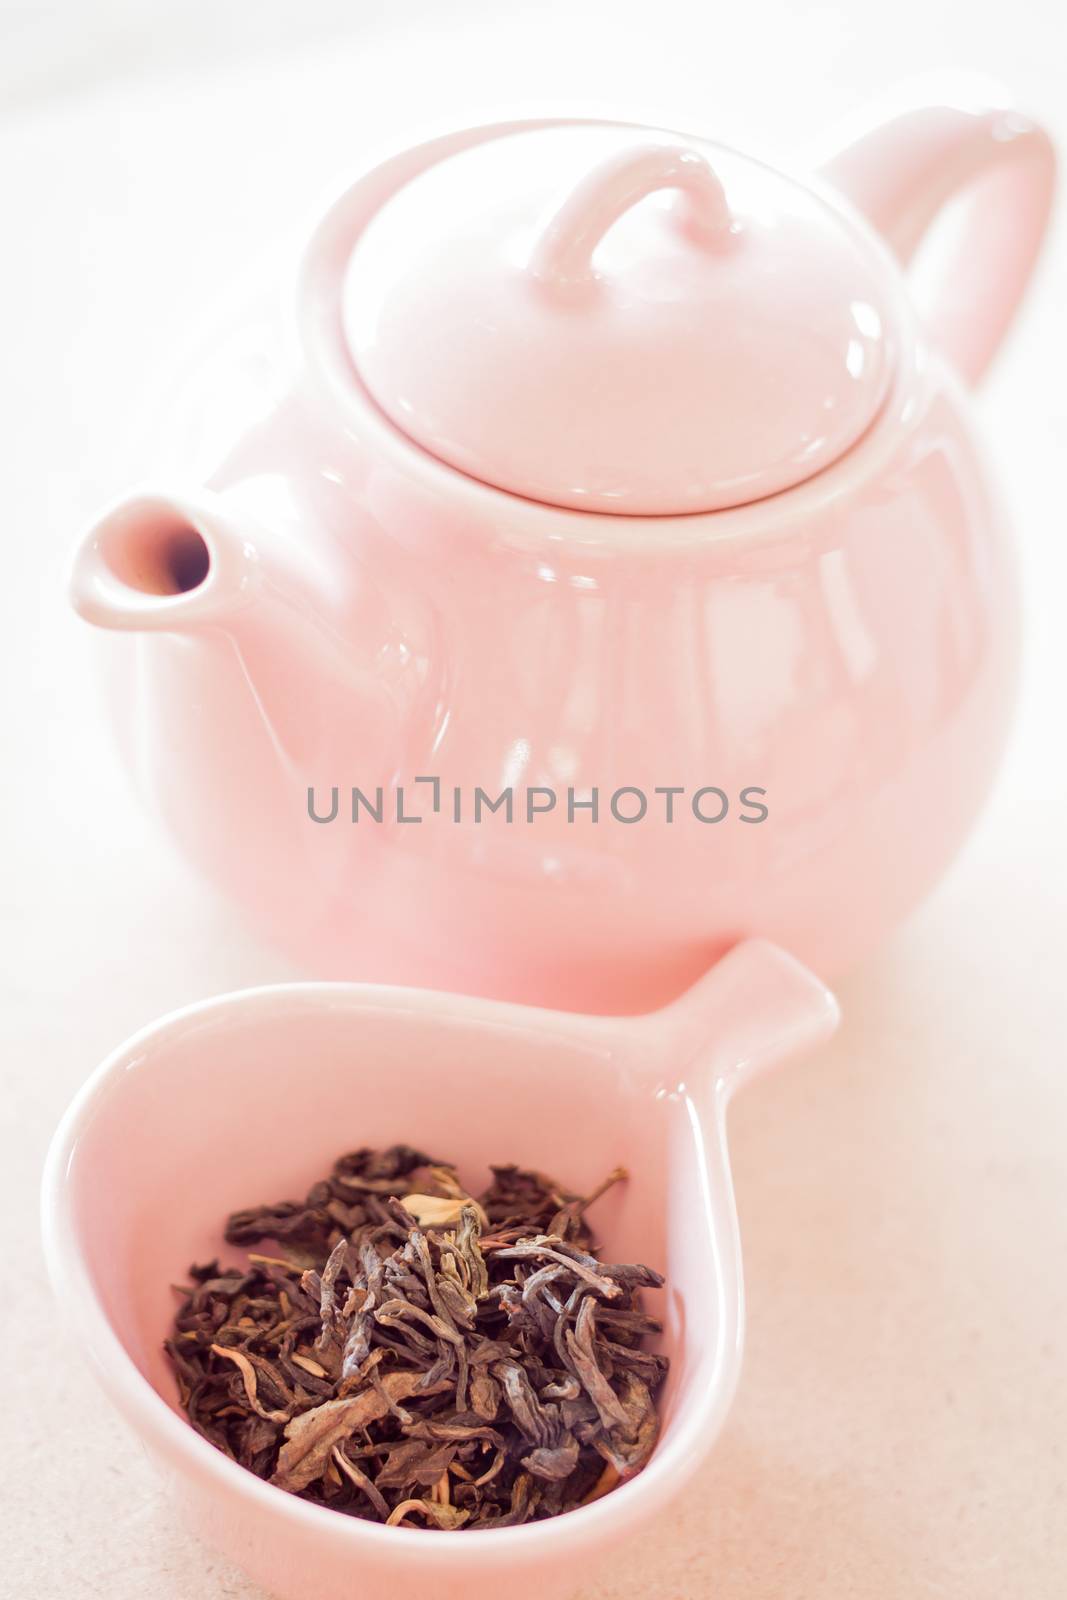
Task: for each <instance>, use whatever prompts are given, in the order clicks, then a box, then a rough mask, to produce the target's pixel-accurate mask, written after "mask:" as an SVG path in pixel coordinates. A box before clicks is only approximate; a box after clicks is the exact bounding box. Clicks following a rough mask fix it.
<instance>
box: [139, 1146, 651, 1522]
mask: <svg viewBox="0 0 1067 1600" xmlns="http://www.w3.org/2000/svg"><path fill="white" fill-rule="evenodd" d="M491 1170H492V1172H493V1181H492V1183H491V1184H490V1186H489V1188H488V1189H487V1190H486V1192H485V1193H484V1194H483V1195H482V1196H481V1197H480V1199H478V1200H474V1199H472V1198H471V1197H470V1196H469V1195H466V1194H465V1193H464V1192H463V1190H462V1189H461V1188H460V1185H459V1182H458V1180H457V1177H456V1173H455V1169H454V1168H453V1167H451V1166H448V1165H446V1164H444V1163H440V1162H436V1161H434V1160H433V1159H432V1158H431V1157H430V1156H428V1155H425V1154H423V1153H422V1152H421V1151H419V1150H413V1149H411V1148H409V1147H408V1146H406V1145H394V1146H393V1147H392V1148H391V1149H388V1150H382V1151H376V1150H357V1151H355V1152H354V1153H352V1154H349V1155H344V1156H341V1157H340V1159H339V1160H338V1161H337V1162H336V1163H335V1164H334V1168H333V1171H332V1173H331V1174H330V1176H329V1177H328V1178H325V1179H323V1180H322V1182H320V1183H316V1184H315V1185H314V1186H313V1188H312V1189H311V1190H310V1192H309V1194H308V1196H307V1199H306V1200H305V1201H304V1202H303V1203H300V1202H297V1201H283V1202H282V1203H281V1204H279V1205H272V1206H257V1207H255V1208H254V1209H252V1210H248V1211H237V1212H235V1213H234V1214H233V1215H232V1216H231V1217H230V1218H229V1221H228V1222H227V1224H226V1234H225V1236H226V1240H227V1242H228V1243H229V1244H233V1245H240V1246H249V1245H253V1246H254V1245H258V1244H261V1243H262V1242H263V1241H269V1242H270V1243H271V1244H272V1246H273V1248H274V1250H275V1251H276V1252H277V1253H275V1254H262V1255H257V1254H251V1253H250V1254H249V1256H248V1265H247V1267H244V1268H241V1267H231V1268H221V1267H220V1266H219V1264H218V1262H217V1261H212V1262H210V1263H208V1264H207V1265H205V1266H198V1267H192V1268H190V1273H189V1275H190V1277H191V1279H192V1284H191V1286H186V1287H183V1288H182V1289H181V1290H180V1291H179V1292H180V1293H181V1295H182V1297H183V1298H182V1304H181V1307H180V1309H179V1310H178V1312H177V1315H176V1316H175V1319H174V1333H173V1337H172V1338H170V1339H168V1340H167V1343H166V1349H167V1352H168V1354H169V1356H170V1359H171V1361H172V1363H173V1365H174V1369H175V1372H176V1374H177V1378H178V1386H179V1391H180V1395H181V1403H182V1405H183V1407H184V1408H185V1411H186V1412H187V1414H188V1416H189V1420H190V1422H191V1423H192V1425H193V1427H194V1428H196V1429H197V1431H198V1432H199V1433H201V1434H202V1435H203V1436H204V1438H205V1439H208V1440H209V1441H210V1442H211V1443H212V1444H213V1445H215V1446H216V1447H217V1448H218V1449H219V1450H222V1451H223V1452H224V1453H225V1454H226V1455H228V1456H230V1457H231V1458H232V1459H233V1460H234V1461H237V1462H239V1463H240V1464H241V1466H243V1467H247V1468H248V1469H249V1470H250V1471H251V1472H254V1473H256V1474H257V1476H258V1477H260V1478H266V1479H268V1480H269V1481H270V1482H271V1483H273V1484H276V1485H277V1486H278V1487H279V1488H281V1489H287V1490H289V1491H290V1492H291V1493H293V1494H298V1495H300V1496H301V1497H302V1498H303V1499H305V1500H311V1501H314V1502H315V1503H316V1504H318V1505H324V1506H331V1507H333V1508H334V1509H336V1510H338V1511H343V1512H346V1513H348V1515H350V1516H358V1517H365V1518H368V1519H369V1520H371V1521H373V1522H384V1523H387V1524H389V1525H390V1526H396V1525H398V1524H402V1525H404V1526H408V1527H431V1528H446V1529H452V1528H504V1527H510V1526H513V1525H515V1524H517V1523H522V1522H532V1521H536V1520H539V1519H541V1518H544V1517H552V1516H556V1515H558V1514H559V1513H560V1512H563V1511H570V1510H573V1509H574V1507H576V1506H580V1505H584V1504H586V1503H587V1502H589V1501H590V1500H595V1499H596V1498H598V1497H599V1496H600V1495H602V1494H605V1493H607V1492H608V1491H609V1490H610V1489H612V1488H614V1487H615V1485H616V1484H617V1483H618V1482H619V1480H620V1479H622V1478H627V1477H632V1476H633V1474H634V1473H636V1472H639V1471H640V1470H641V1468H642V1467H643V1466H644V1464H645V1462H646V1461H647V1460H648V1458H649V1456H650V1455H651V1453H652V1448H653V1445H654V1444H655V1441H656V1435H657V1431H658V1419H657V1415H656V1409H655V1401H654V1397H655V1394H656V1391H657V1389H658V1388H659V1386H660V1384H661V1383H662V1381H663V1378H664V1376H665V1374H666V1371H667V1359H666V1357H665V1356H662V1355H658V1354H656V1353H654V1352H652V1351H649V1350H645V1349H643V1348H642V1340H643V1339H644V1337H645V1335H646V1334H651V1333H656V1332H658V1331H659V1328H660V1324H659V1323H658V1322H657V1321H656V1320H655V1318H653V1317H650V1316H648V1315H646V1314H645V1312H644V1311H643V1310H642V1308H641V1304H640V1291H641V1289H643V1288H652V1287H658V1286H659V1285H661V1284H662V1282H663V1279H662V1277H661V1276H660V1274H659V1273H658V1272H653V1271H652V1269H651V1268H649V1267H644V1266H615V1265H611V1264H608V1263H605V1262H603V1261H600V1260H599V1259H598V1257H597V1253H596V1247H595V1244H594V1241H593V1238H592V1235H591V1233H590V1231H589V1228H588V1226H587V1224H586V1221H585V1213H586V1210H587V1208H588V1207H589V1206H590V1205H591V1204H592V1202H593V1200H595V1199H597V1198H598V1197H599V1195H600V1194H602V1193H603V1192H604V1190H605V1189H607V1188H608V1187H610V1185H611V1184H613V1183H615V1182H617V1181H619V1180H620V1179H622V1178H624V1177H625V1173H624V1172H622V1171H621V1170H620V1171H616V1172H614V1173H612V1174H611V1176H610V1177H609V1178H608V1180H607V1182H606V1183H604V1184H602V1185H601V1187H600V1188H599V1189H598V1190H597V1191H596V1193H595V1194H593V1195H590V1196H587V1197H585V1198H583V1197H581V1196H579V1195H573V1194H569V1193H567V1192H565V1191H564V1190H562V1189H561V1188H560V1187H559V1185H558V1184H556V1183H555V1182H553V1181H552V1180H551V1179H549V1178H546V1177H544V1176H542V1175H541V1174H540V1173H535V1172H525V1171H522V1170H520V1169H519V1168H518V1167H515V1166H500V1167H493V1168H492V1169H491ZM416 1175H417V1176H416Z"/></svg>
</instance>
